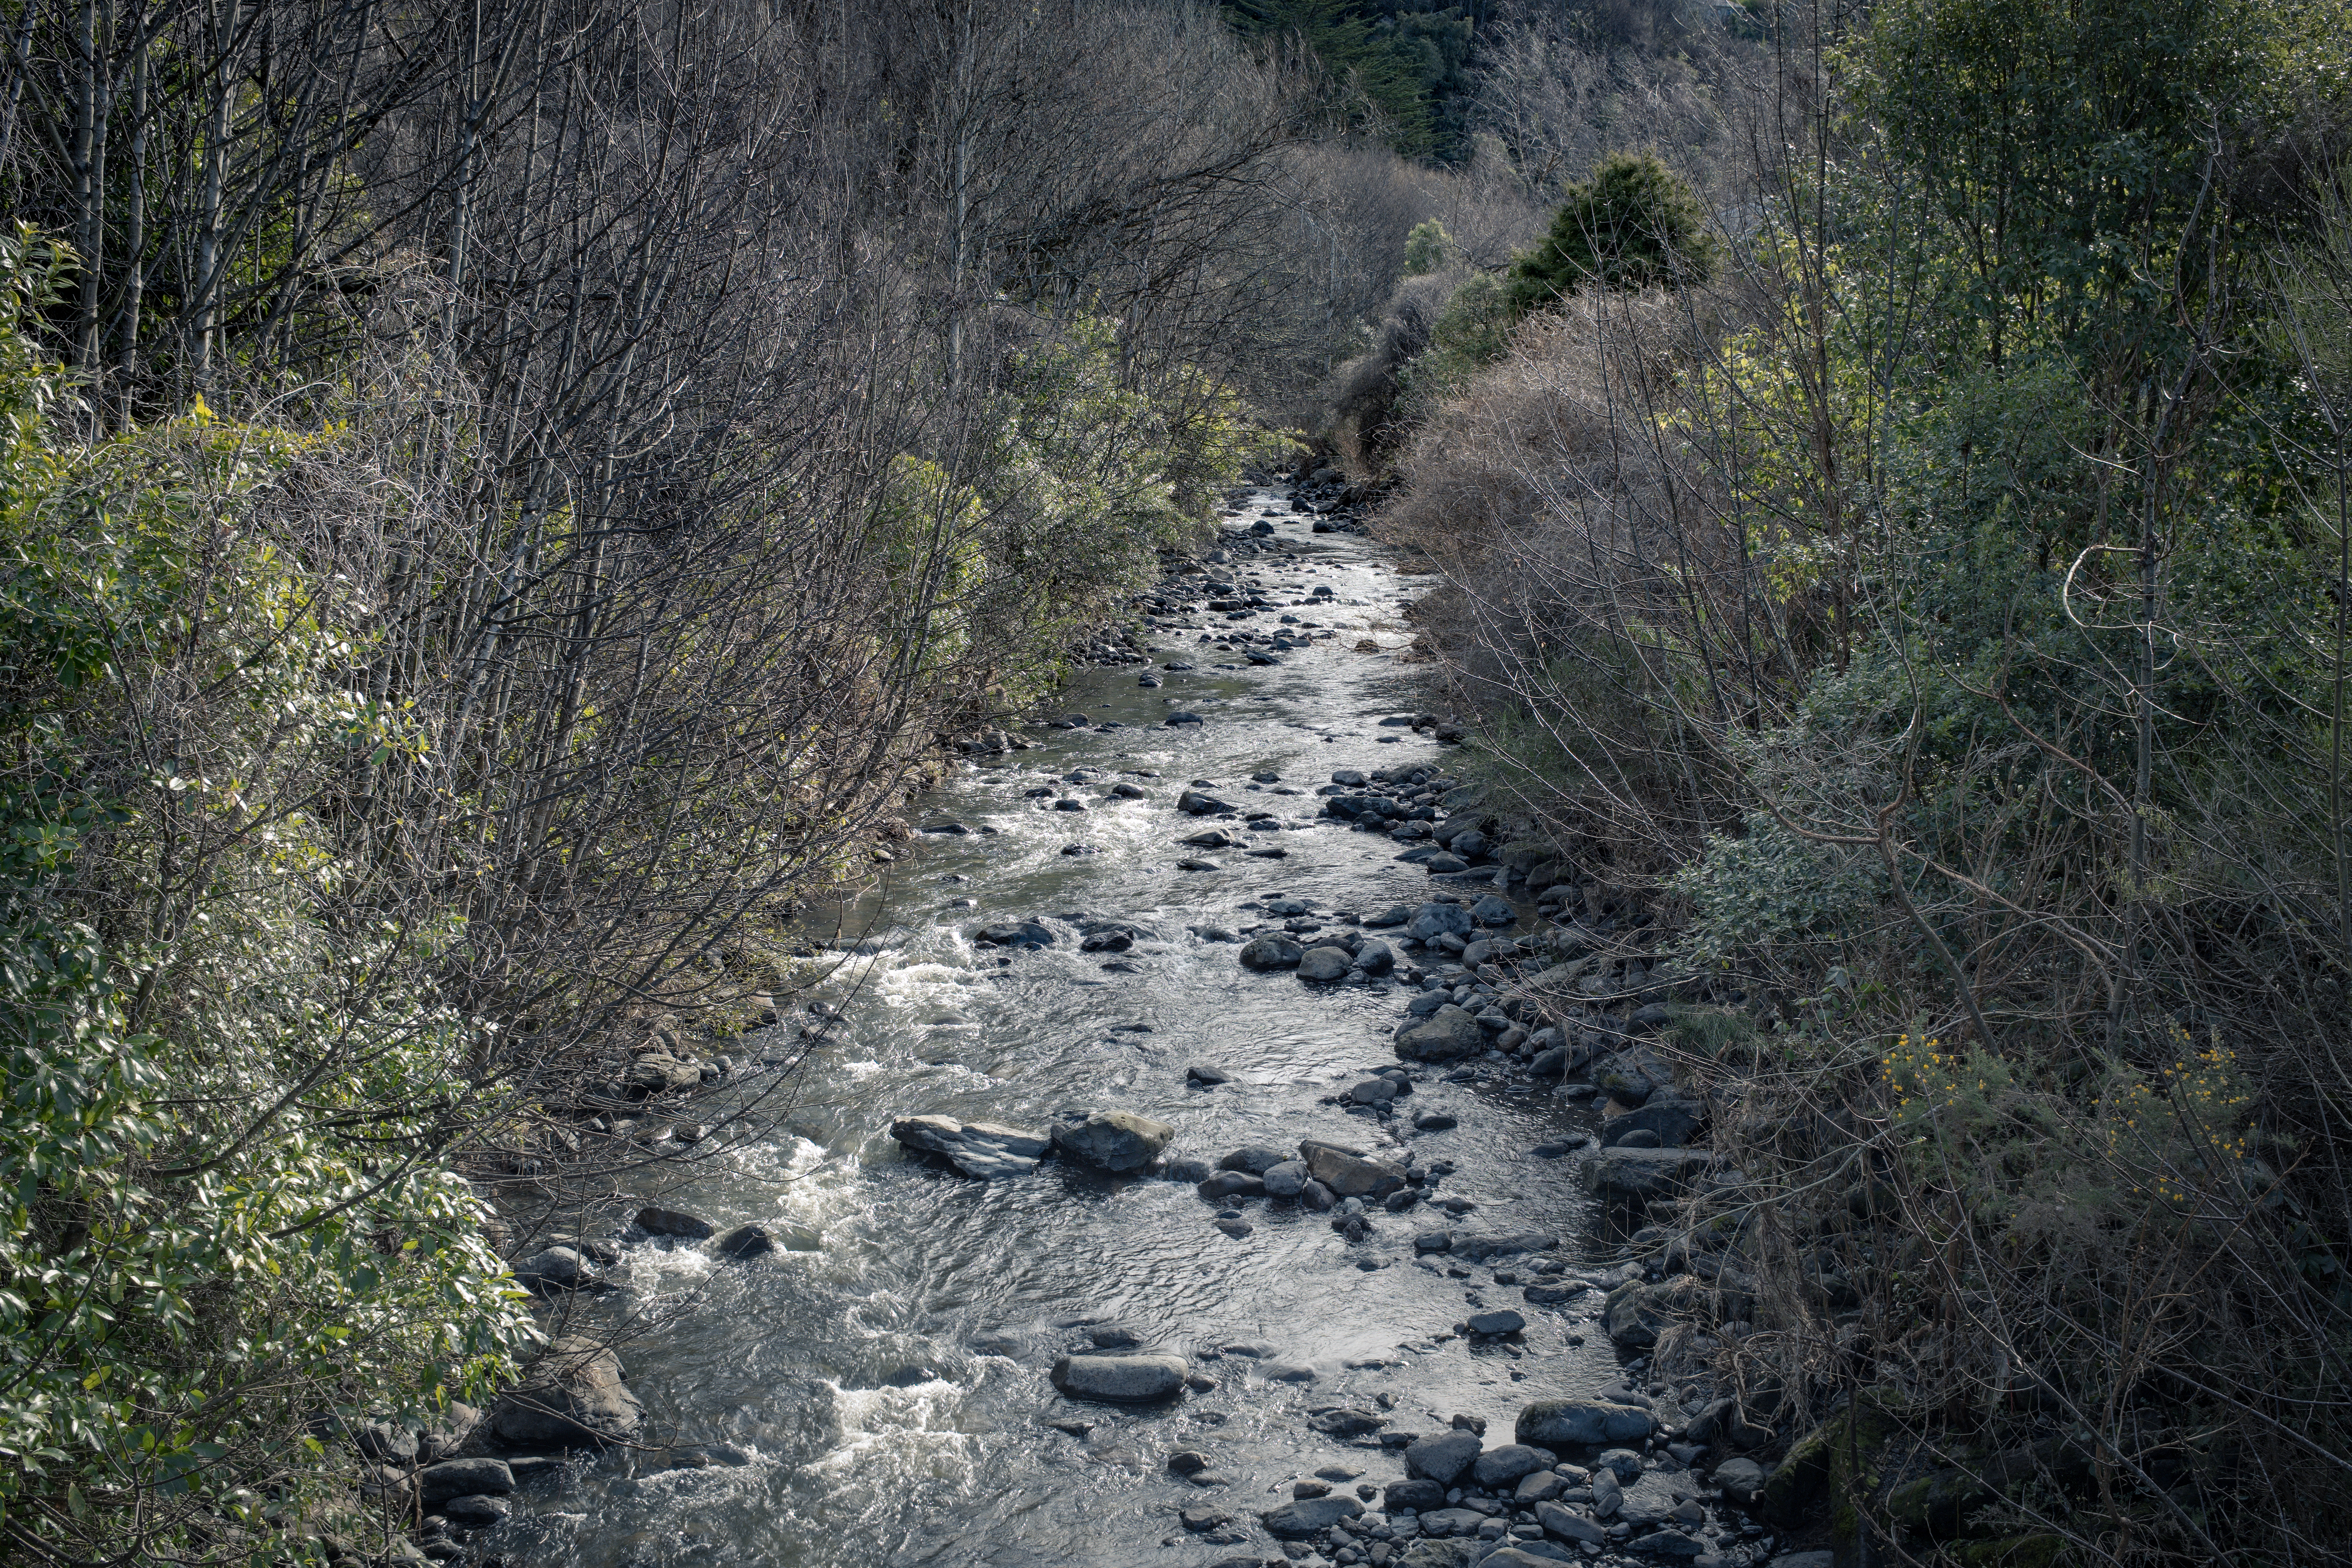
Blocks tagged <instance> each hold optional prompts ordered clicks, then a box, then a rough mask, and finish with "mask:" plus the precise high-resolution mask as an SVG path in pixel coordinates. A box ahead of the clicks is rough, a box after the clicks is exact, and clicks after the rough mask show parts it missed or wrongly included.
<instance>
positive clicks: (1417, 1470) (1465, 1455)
mask: <svg viewBox="0 0 2352 1568" xmlns="http://www.w3.org/2000/svg"><path fill="white" fill-rule="evenodd" d="M1480 1447H1481V1445H1480V1443H1479V1440H1478V1434H1476V1433H1475V1432H1440V1433H1438V1434H1436V1435H1434V1436H1428V1437H1423V1438H1421V1439H1419V1440H1417V1441H1416V1442H1414V1443H1413V1444H1412V1446H1411V1447H1408V1448H1406V1449H1405V1451H1404V1468H1405V1474H1407V1475H1409V1476H1419V1477H1421V1478H1422V1479H1425V1480H1432V1481H1435V1482H1436V1483H1437V1484H1438V1485H1440V1486H1445V1487H1450V1486H1452V1485H1454V1482H1455V1481H1456V1480H1458V1479H1461V1477H1462V1475H1463V1473H1464V1472H1465V1471H1466V1470H1468V1469H1469V1468H1470V1467H1471V1466H1472V1465H1474V1464H1475V1463H1476V1462H1477V1459H1478V1450H1479V1448H1480Z"/></svg>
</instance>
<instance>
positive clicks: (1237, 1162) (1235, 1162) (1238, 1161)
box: [1217, 1143, 1290, 1176]
mask: <svg viewBox="0 0 2352 1568" xmlns="http://www.w3.org/2000/svg"><path fill="white" fill-rule="evenodd" d="M1289 1158H1290V1156H1289V1155H1288V1154H1286V1153H1285V1152H1282V1151H1281V1150H1279V1149H1276V1148H1275V1147H1274V1146H1273V1145H1271V1144H1267V1143H1244V1144H1243V1145H1242V1146H1241V1147H1240V1148H1238V1149H1236V1150H1234V1152H1232V1153H1230V1154H1227V1155H1226V1156H1225V1157H1224V1158H1223V1159H1222V1160H1220V1161H1218V1162H1217V1169H1219V1170H1220V1171H1247V1172H1248V1173H1250V1174H1251V1175H1253V1176H1263V1175H1265V1173H1267V1172H1268V1171H1271V1170H1272V1169H1274V1168H1275V1167H1276V1165H1279V1164H1281V1163H1283V1162H1284V1161H1285V1160H1287V1159H1289Z"/></svg>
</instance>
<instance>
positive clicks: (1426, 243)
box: [1404, 218, 1462, 278]
mask: <svg viewBox="0 0 2352 1568" xmlns="http://www.w3.org/2000/svg"><path fill="white" fill-rule="evenodd" d="M1461 254H1462V250H1461V247H1459V246H1457V245H1455V244H1454V237H1453V236H1452V235H1450V234H1448V233H1446V232H1445V226H1444V224H1442V223H1440V222H1438V221H1437V220H1436V219H1435V218H1429V219H1427V220H1425V221H1423V222H1421V223H1417V224H1415V225H1413V226H1412V228H1411V229H1410V230H1409V231H1408V232H1407V233H1406V235H1405V237H1404V275H1405V276H1406V277H1408V278H1418V277H1419V276H1421V274H1423V273H1424V272H1443V271H1444V270H1445V268H1448V267H1451V266H1453V265H1454V264H1455V263H1456V262H1457V261H1458V260H1460V259H1461Z"/></svg>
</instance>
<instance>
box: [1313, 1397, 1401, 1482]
mask: <svg viewBox="0 0 2352 1568" xmlns="http://www.w3.org/2000/svg"><path fill="white" fill-rule="evenodd" d="M1388 1424H1389V1418H1388V1417H1387V1416H1385V1415H1381V1413H1380V1412H1379V1411H1377V1410H1363V1409H1359V1408H1357V1407H1356V1406H1354V1405H1325V1406H1322V1407H1320V1408H1318V1409H1316V1410H1313V1411H1310V1412H1308V1414H1307V1426H1311V1427H1313V1428H1314V1429H1315V1430H1316V1431H1318V1432H1320V1433H1322V1434H1323V1435H1324V1436H1327V1437H1361V1436H1364V1435H1365V1434H1366V1433H1369V1432H1377V1431H1379V1430H1380V1429H1381V1427H1383V1426H1387V1425H1388ZM1342 1479H1354V1478H1353V1477H1346V1478H1342Z"/></svg>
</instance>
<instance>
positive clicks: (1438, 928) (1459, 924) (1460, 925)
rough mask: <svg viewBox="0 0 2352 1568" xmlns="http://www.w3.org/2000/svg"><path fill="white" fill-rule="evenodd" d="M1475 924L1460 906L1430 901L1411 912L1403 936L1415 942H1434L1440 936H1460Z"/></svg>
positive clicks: (1468, 912) (1468, 913)
mask: <svg viewBox="0 0 2352 1568" xmlns="http://www.w3.org/2000/svg"><path fill="white" fill-rule="evenodd" d="M1476 923H1477V922H1476V921H1473V920H1472V919H1471V918H1470V911H1469V910H1465V909H1464V908H1463V907H1462V906H1461V905H1460V904H1445V903H1438V902H1435V901H1432V902H1430V903H1426V904H1423V905H1422V906H1421V907H1420V908H1419V909H1417V910H1413V911H1412V919H1411V920H1409V921H1405V923H1404V934H1405V935H1407V936H1409V937H1411V938H1412V940H1413V941H1415V942H1435V941H1436V940H1437V939H1438V938H1439V937H1441V936H1461V935H1463V934H1465V932H1467V931H1470V930H1471V929H1472V928H1473V927H1474V926H1475V924H1476Z"/></svg>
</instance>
